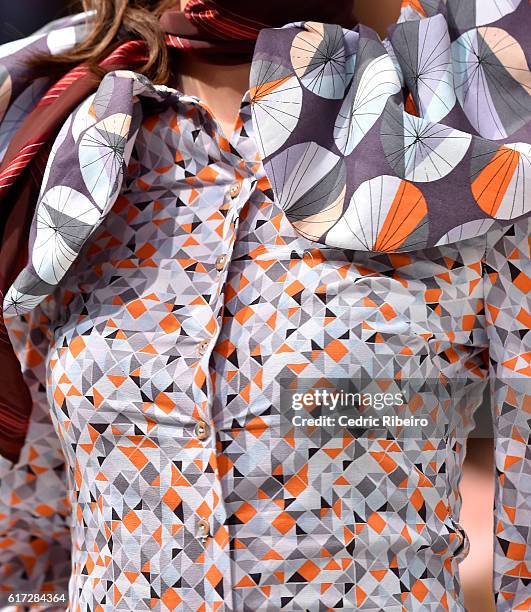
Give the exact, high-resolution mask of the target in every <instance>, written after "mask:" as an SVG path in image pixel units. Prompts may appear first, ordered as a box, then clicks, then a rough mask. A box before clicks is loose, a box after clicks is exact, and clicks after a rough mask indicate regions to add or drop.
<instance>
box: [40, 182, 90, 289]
mask: <svg viewBox="0 0 531 612" xmlns="http://www.w3.org/2000/svg"><path fill="white" fill-rule="evenodd" d="M99 219H100V212H99V211H98V209H97V208H96V207H95V206H94V204H92V202H91V201H90V200H89V199H88V198H87V197H86V196H84V195H83V194H82V193H80V192H79V191H76V190H75V189H72V188H71V187H66V186H55V187H52V188H51V189H50V190H49V191H47V192H46V193H45V194H44V196H43V198H42V199H41V200H40V202H39V204H38V207H37V219H36V235H35V243H34V245H33V253H32V263H33V267H34V268H35V272H36V273H37V275H38V277H39V278H41V279H42V280H44V281H45V282H47V283H49V284H51V285H53V284H57V283H58V282H59V281H60V280H61V279H62V278H63V276H64V274H65V272H66V271H67V270H68V268H69V267H70V265H71V264H72V262H73V261H74V259H75V258H76V257H77V255H78V253H79V250H80V248H81V245H82V244H83V243H84V241H85V240H86V238H87V236H88V235H89V234H90V233H91V232H92V230H93V229H94V226H95V225H96V223H97V222H98V220H99Z"/></svg>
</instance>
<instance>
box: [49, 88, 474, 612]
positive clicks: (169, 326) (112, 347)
mask: <svg viewBox="0 0 531 612" xmlns="http://www.w3.org/2000/svg"><path fill="white" fill-rule="evenodd" d="M175 100H176V98H174V104H173V105H171V104H170V105H169V106H168V108H162V109H158V110H156V111H154V114H152V115H150V114H149V113H148V114H147V115H146V117H145V119H144V121H143V124H142V128H141V130H140V132H139V135H138V137H137V139H136V142H135V148H134V150H133V155H132V160H131V162H130V164H129V167H128V173H127V178H126V183H125V185H124V187H123V188H122V192H121V195H120V197H119V199H118V200H117V202H116V204H115V205H114V207H113V209H112V210H111V211H110V212H109V214H108V216H107V217H106V219H105V220H104V222H103V224H102V225H101V226H100V227H99V228H98V229H97V231H96V232H95V233H94V234H93V236H92V237H91V238H90V239H89V241H88V242H87V244H86V245H85V247H84V249H83V251H82V254H81V256H80V257H79V258H78V260H77V261H76V262H75V263H74V266H73V268H72V269H71V270H70V272H69V273H68V275H67V276H66V277H65V279H64V281H63V282H62V283H61V287H60V289H58V290H57V291H56V293H55V294H54V296H53V299H51V300H49V301H48V302H47V303H46V305H45V306H44V307H43V309H44V310H45V312H46V314H47V315H48V316H49V318H50V321H51V332H50V339H49V340H50V345H49V352H48V355H47V360H48V372H49V381H48V388H47V393H48V398H49V401H50V404H51V407H52V420H53V422H54V426H55V428H56V431H57V433H58V434H59V437H60V440H61V444H62V449H63V451H64V453H65V457H66V462H67V465H68V467H69V478H70V487H71V500H72V504H73V519H74V521H73V542H74V557H73V562H74V565H73V568H74V572H73V577H72V581H71V585H70V586H71V593H70V606H71V609H72V610H73V609H76V608H75V606H76V605H78V604H79V605H80V606H81V608H82V609H83V608H84V606H85V605H87V604H88V605H89V606H95V605H96V602H99V603H100V605H102V606H105V603H104V602H107V605H108V606H111V603H110V602H111V600H112V606H113V607H112V609H128V610H131V609H134V610H141V609H149V602H150V598H152V597H153V598H155V599H158V598H160V599H162V600H163V601H164V602H165V605H166V606H167V607H168V609H173V608H172V607H171V605H177V603H178V602H179V601H180V598H183V602H182V603H180V604H179V605H181V606H184V607H183V608H182V609H190V610H192V609H194V610H195V609H200V606H201V604H202V602H204V605H205V606H214V607H213V608H212V609H218V610H222V609H226V610H251V609H252V610H279V609H285V610H312V611H313V610H321V609H336V608H341V607H343V608H346V609H358V610H367V611H369V610H381V609H385V610H391V611H393V612H394V611H395V609H396V610H397V611H398V610H402V609H403V607H402V606H403V605H407V606H409V607H408V608H407V609H409V610H413V609H419V610H433V611H435V610H447V609H449V610H453V611H456V610H462V609H463V603H462V600H461V595H460V587H459V581H458V573H457V571H458V570H457V561H458V560H459V559H461V558H462V557H463V555H464V554H466V550H467V547H468V542H467V540H466V539H465V540H464V539H463V538H464V537H465V536H464V535H463V533H462V532H461V529H460V526H459V524H458V522H457V519H458V512H459V505H460V504H459V498H458V489H457V486H458V480H459V477H460V465H461V461H462V458H463V444H462V442H463V439H462V438H463V437H465V436H466V433H467V429H468V428H470V427H471V423H470V419H469V417H470V414H464V415H463V419H462V422H459V423H457V424H456V425H455V430H454V431H450V432H449V433H448V435H446V436H442V437H440V438H438V439H434V440H432V441H431V442H427V441H426V440H420V439H418V437H414V436H412V437H406V438H404V439H403V440H402V441H400V442H396V441H395V442H394V443H391V442H390V441H389V440H384V439H382V438H377V439H370V436H368V435H361V436H358V435H355V434H353V433H352V432H351V433H350V434H348V433H345V434H343V435H339V434H337V432H334V433H332V434H331V435H323V437H322V438H321V439H320V442H319V444H318V445H317V444H313V445H312V444H311V443H310V442H309V441H308V440H304V439H302V438H300V439H297V438H296V437H295V438H294V437H293V432H289V431H288V430H287V429H284V430H282V429H281V428H280V426H279V422H280V413H281V412H282V411H285V410H287V409H288V408H287V407H286V405H285V402H284V403H283V401H282V396H281V394H282V392H283V388H282V385H283V384H284V383H283V382H282V381H284V380H286V379H290V378H291V379H295V378H297V377H298V378H299V379H314V380H318V379H321V378H322V377H327V378H331V379H348V378H353V377H354V378H355V377H356V376H360V375H361V374H363V375H364V376H365V377H368V378H370V379H376V380H379V379H381V380H384V379H393V378H402V379H409V380H411V381H421V380H428V379H432V380H433V379H437V377H439V376H440V375H441V374H444V375H445V376H446V377H447V378H448V379H449V380H456V379H459V378H461V379H468V380H469V382H471V381H472V380H474V379H475V380H476V381H477V380H481V378H482V377H483V376H484V370H483V369H482V368H483V365H482V356H481V352H482V349H483V348H484V346H485V342H486V340H485V337H484V330H483V324H482V316H483V315H482V311H481V309H482V306H481V303H482V287H481V275H482V264H481V260H482V257H483V254H484V250H485V237H484V236H483V237H478V238H475V239H471V240H466V241H461V242H460V243H456V244H452V245H448V246H443V247H439V248H432V249H427V250H425V251H414V252H410V253H403V254H383V253H381V254H370V253H363V252H359V251H347V250H340V249H324V250H320V249H319V245H318V244H317V243H313V242H311V241H309V240H307V239H306V238H304V237H303V236H301V235H300V234H298V233H297V232H296V231H295V230H294V228H293V226H292V225H291V223H290V222H289V221H288V219H287V217H286V215H285V214H284V212H283V210H282V209H281V208H280V207H279V206H278V205H277V204H275V202H273V201H272V199H271V198H272V192H271V189H270V184H269V181H268V179H267V178H266V176H265V174H264V171H263V167H262V164H261V162H260V157H259V154H258V151H257V148H256V145H255V144H254V140H253V126H252V121H251V117H250V112H249V106H248V105H246V104H244V105H243V107H242V115H241V117H242V120H241V123H240V129H239V131H238V132H237V133H236V134H235V136H234V139H233V140H232V143H231V144H232V147H233V148H231V147H229V146H228V144H227V142H226V141H224V140H223V139H221V140H220V138H218V137H216V129H217V128H216V125H215V123H213V122H212V121H211V120H210V118H209V115H208V112H207V111H205V110H204V109H203V107H201V106H198V105H196V104H195V103H193V102H191V101H190V100H188V101H186V100H185V99H184V98H183V100H181V101H180V102H176V101H175ZM236 184H237V185H238V188H235V189H233V190H232V191H231V188H232V187H233V186H234V185H236ZM238 191H239V192H238ZM237 192H238V193H237ZM202 342H205V344H204V345H202V344H201V343H202ZM201 352H203V354H202V355H201ZM482 384H483V383H480V386H481V385H482ZM479 396H480V393H478V392H477V391H476V392H475V394H473V397H474V398H476V399H478V398H479ZM473 408H475V403H474V401H472V402H471V403H470V402H469V404H468V405H467V409H468V410H469V411H470V410H471V409H473ZM284 416H285V415H284ZM458 420H459V419H458ZM200 421H202V422H205V423H206V424H207V425H208V430H207V435H206V437H204V438H203V439H201V437H202V436H201V435H198V432H197V429H195V428H196V425H197V423H198V422H200ZM201 517H204V518H205V519H206V520H207V522H208V525H209V536H208V537H207V539H206V542H205V544H203V542H202V540H201V535H202V534H201V532H200V531H198V529H199V524H198V521H199V519H200V518H201ZM111 582H112V584H113V588H116V589H118V591H119V592H120V597H118V598H116V597H117V596H116V592H114V595H113V597H115V599H114V600H113V599H112V597H110V595H109V594H105V592H106V590H107V589H108V587H109V585H110V584H111ZM404 593H407V596H404ZM404 597H406V599H405V600H404ZM404 601H405V603H404ZM215 606H218V607H215ZM105 609H107V608H105ZM109 609H111V607H109ZM156 609H159V608H156ZM160 609H166V608H164V607H163V606H162V607H161V608H160ZM205 609H210V608H205Z"/></svg>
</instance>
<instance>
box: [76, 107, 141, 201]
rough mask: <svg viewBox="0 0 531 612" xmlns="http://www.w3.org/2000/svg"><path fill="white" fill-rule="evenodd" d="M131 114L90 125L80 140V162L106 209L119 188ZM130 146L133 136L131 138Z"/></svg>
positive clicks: (90, 188) (93, 192)
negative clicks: (118, 183)
mask: <svg viewBox="0 0 531 612" xmlns="http://www.w3.org/2000/svg"><path fill="white" fill-rule="evenodd" d="M130 126H131V115H127V114H124V113H116V114H114V115H111V116H110V117H107V118H106V119H103V120H102V121H99V122H98V123H96V124H95V125H93V126H92V127H90V128H89V129H88V130H87V131H86V132H85V133H84V134H83V135H82V137H81V140H80V142H79V164H80V168H81V174H82V176H83V180H84V181H85V185H86V187H87V189H88V191H89V193H90V194H91V195H92V197H93V198H94V201H95V202H96V204H97V205H98V206H99V207H101V209H102V210H103V209H105V207H106V206H107V204H108V202H109V201H110V200H111V199H112V198H113V196H114V195H115V193H116V190H117V189H118V185H117V180H118V177H119V176H120V173H121V170H122V165H123V163H124V158H125V157H126V144H127V142H128V141H127V136H128V134H129V128H130ZM130 144H131V147H132V146H133V144H134V139H131V140H130Z"/></svg>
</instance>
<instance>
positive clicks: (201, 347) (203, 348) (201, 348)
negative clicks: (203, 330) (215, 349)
mask: <svg viewBox="0 0 531 612" xmlns="http://www.w3.org/2000/svg"><path fill="white" fill-rule="evenodd" d="M209 344H210V340H201V342H200V343H199V344H198V345H197V353H198V354H199V356H200V357H203V355H205V353H206V352H207V349H208V345H209Z"/></svg>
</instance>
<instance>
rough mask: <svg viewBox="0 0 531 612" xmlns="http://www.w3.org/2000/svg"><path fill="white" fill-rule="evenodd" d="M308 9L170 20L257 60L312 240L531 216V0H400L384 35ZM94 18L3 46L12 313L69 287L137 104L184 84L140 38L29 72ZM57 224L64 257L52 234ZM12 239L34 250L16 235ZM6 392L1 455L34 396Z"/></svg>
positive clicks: (291, 203)
mask: <svg viewBox="0 0 531 612" xmlns="http://www.w3.org/2000/svg"><path fill="white" fill-rule="evenodd" d="M262 4H266V3H262ZM273 4H275V3H273ZM313 4H315V7H313V8H312V11H313V10H315V11H316V14H315V15H313V14H311V13H310V12H308V13H306V12H305V13H304V17H312V19H315V20H313V21H310V20H308V19H306V20H305V21H290V19H291V20H293V19H298V16H297V14H296V13H293V14H291V13H287V12H284V13H283V14H280V15H279V14H278V12H276V13H275V14H274V15H275V16H276V17H275V19H274V20H273V15H272V14H268V12H267V7H264V8H262V9H260V11H261V12H256V13H255V12H254V10H253V13H252V14H250V13H249V12H247V11H249V9H245V7H244V3H243V2H241V3H238V2H236V0H233V1H232V2H230V1H227V2H219V3H212V2H207V1H203V0H194V1H193V2H191V3H189V4H188V5H187V10H186V11H185V12H184V13H182V14H180V13H178V12H175V11H170V12H169V13H167V14H165V15H164V16H163V17H162V20H161V23H162V25H163V27H164V28H165V30H166V31H167V39H166V40H167V44H168V45H169V46H171V47H174V48H176V49H180V50H182V51H183V52H187V51H188V52H194V53H200V54H203V55H204V56H205V57H207V58H208V57H209V58H210V59H211V61H221V60H222V56H223V57H224V58H225V59H226V61H237V60H238V61H239V60H241V58H242V57H250V55H249V54H251V55H252V66H251V79H250V89H249V101H250V105H251V112H252V119H253V126H254V131H255V134H256V137H257V144H258V146H259V150H260V154H261V157H262V161H263V164H264V169H265V171H266V173H267V176H268V178H269V181H270V183H271V186H272V189H273V192H274V196H275V200H276V201H277V202H278V204H279V205H280V206H281V207H282V209H283V210H284V212H285V214H286V216H287V218H288V219H289V221H290V222H291V223H292V225H293V227H294V229H295V230H296V231H297V232H298V233H299V234H300V235H301V236H302V237H304V238H305V239H306V240H308V241H309V244H313V245H315V246H319V247H321V248H332V249H334V248H338V249H342V250H345V249H346V250H353V251H354V250H358V251H359V250H361V251H367V252H371V251H372V252H380V253H392V252H408V251H414V250H417V249H425V248H432V247H438V246H440V245H445V244H449V243H452V242H456V241H459V240H464V239H467V238H472V237H476V236H480V235H483V234H485V233H486V232H488V231H489V229H490V228H491V227H493V225H495V224H508V223H511V222H513V221H515V220H517V219H520V218H522V217H524V216H527V215H529V214H530V206H531V200H530V198H529V195H528V194H529V193H531V126H530V118H531V76H530V71H529V61H530V58H529V56H530V53H531V48H530V38H531V35H530V33H529V28H528V27H527V24H528V23H529V21H530V13H531V6H530V4H529V2H527V0H507V1H505V2H503V3H500V2H498V1H497V0H482V2H472V1H470V2H468V1H467V2H463V1H460V0H445V1H443V0H435V1H434V0H429V1H428V0H405V2H404V4H403V8H402V11H401V16H400V18H399V20H398V22H397V23H396V24H394V25H393V26H392V27H391V28H390V29H389V34H388V37H387V38H385V40H383V41H382V40H381V39H380V37H379V36H378V35H377V33H376V32H374V31H373V30H372V29H370V28H368V27H365V26H363V25H356V26H353V27H350V28H349V27H347V26H348V22H347V20H348V16H347V15H346V14H344V13H341V14H339V13H338V14H337V15H334V14H332V13H329V14H326V15H325V14H320V13H319V12H318V8H319V6H318V5H319V4H321V3H317V2H315V3H311V2H310V3H309V5H310V7H312V6H313ZM322 4H326V3H322ZM328 4H332V3H328ZM290 6H291V5H290ZM238 10H240V11H241V13H238ZM290 10H291V9H290ZM327 10H331V9H327ZM305 11H306V9H305ZM301 16H302V15H301ZM328 17H330V19H328ZM89 23H90V15H88V14H81V15H77V16H74V17H70V18H67V19H64V20H61V21H59V22H54V23H53V24H50V26H49V27H48V29H45V30H44V31H41V32H40V33H37V34H36V35H35V36H33V37H30V38H28V39H25V40H24V41H17V42H16V43H11V45H5V46H4V47H0V92H1V94H0V159H2V163H1V165H0V228H3V229H4V231H3V239H2V243H1V248H2V251H1V257H0V290H1V291H2V292H4V293H5V297H4V300H3V306H4V311H3V316H4V317H8V316H15V315H18V314H23V313H25V312H29V311H31V310H32V309H33V308H35V307H36V306H37V305H38V304H39V303H40V302H42V300H44V299H45V298H46V296H48V295H50V294H51V293H52V292H53V291H54V288H55V287H57V285H59V284H60V282H61V279H62V278H63V277H64V275H65V274H66V273H67V271H68V270H69V268H70V267H71V265H72V264H73V262H74V261H75V260H76V257H77V256H78V255H79V253H80V252H81V249H82V247H83V245H84V244H85V243H86V241H87V239H88V238H89V236H90V235H91V234H92V232H93V231H94V230H95V229H96V228H97V227H98V226H99V224H100V223H101V222H102V220H103V219H104V218H105V215H106V214H107V213H108V211H109V210H110V208H111V207H112V206H113V203H114V202H115V200H116V198H117V197H118V194H119V191H120V187H121V184H122V181H123V178H124V175H125V172H126V169H127V164H128V161H129V156H130V154H131V151H132V148H133V146H134V141H135V136H136V133H137V130H138V126H139V121H140V120H141V117H142V112H143V111H142V105H141V103H140V100H141V99H147V98H153V99H155V100H158V101H161V102H162V101H164V100H165V99H166V98H167V97H168V96H169V95H173V94H174V93H175V92H174V91H173V92H172V91H170V89H169V88H167V87H164V86H158V85H154V84H152V83H150V82H149V81H148V79H146V78H145V77H143V76H141V75H139V74H138V73H136V72H135V67H138V66H139V65H140V64H141V63H142V61H143V59H144V55H145V46H144V43H143V42H142V41H127V42H125V43H124V44H123V45H121V46H120V47H118V49H116V50H115V51H114V52H113V53H112V54H111V55H110V56H109V57H108V58H107V59H106V60H105V61H104V62H103V64H102V66H103V68H104V69H105V71H106V72H107V74H106V75H105V77H104V78H103V80H102V81H101V82H100V81H99V80H98V79H96V78H95V77H94V76H93V75H91V74H90V73H88V71H87V69H86V67H84V66H80V67H78V68H76V69H74V70H73V71H71V72H70V73H69V74H68V75H66V76H65V77H64V78H63V79H61V80H60V81H59V82H58V83H55V84H50V83H48V82H46V81H44V82H43V81H42V80H41V79H33V78H32V77H31V75H28V74H27V72H25V71H24V70H23V69H21V66H22V65H23V64H22V61H21V60H23V59H24V57H26V56H27V54H28V53H30V52H31V51H32V50H46V49H48V50H49V51H50V52H52V53H53V52H58V50H63V49H65V48H69V47H70V46H72V44H73V43H74V42H75V40H79V39H80V38H82V37H83V36H84V35H85V34H86V28H87V25H88V24H89ZM86 101H88V103H86ZM316 117H318V118H319V120H318V121H316V120H315V118H316ZM96 137H97V140H98V142H100V143H101V145H100V146H101V151H100V153H99V157H98V159H96V158H94V160H93V159H92V158H90V160H89V159H88V158H87V156H90V155H93V151H94V148H93V147H92V148H90V147H88V146H87V145H86V142H87V140H91V141H92V142H93V141H94V139H95V138H96ZM111 145H112V155H109V154H107V155H106V154H105V151H106V150H107V152H108V150H109V149H110V148H111ZM88 161H90V162H91V163H88ZM87 168H90V171H87ZM95 177H97V180H96V178H95ZM58 219H60V220H61V222H60V223H59V222H58V221H57V220H58ZM54 228H55V229H54ZM61 228H63V230H64V231H63V233H61ZM65 228H66V229H65ZM52 229H54V231H55V230H57V232H58V233H59V235H58V236H55V244H57V245H58V247H57V252H50V249H48V250H47V249H45V248H44V247H43V245H44V244H45V243H46V240H45V238H46V235H47V234H46V232H50V231H51V230H52ZM13 236H16V237H17V242H18V243H19V244H27V248H23V249H21V248H17V249H15V248H13V247H14V245H15V242H16V241H15V240H14V239H13V238H12V237H13ZM6 262H11V264H10V265H6ZM12 262H15V264H14V265H12ZM1 329H2V328H1V327H0V332H1ZM0 340H1V338H0ZM3 340H4V341H3V342H1V341H0V351H2V355H1V358H2V363H3V364H4V363H6V364H8V363H9V364H12V368H14V369H13V371H14V370H15V369H16V368H18V362H17V363H16V364H15V363H14V362H13V359H15V358H14V355H12V350H11V348H10V345H9V342H8V340H7V336H6V335H5V330H4V337H3ZM10 351H11V352H10ZM8 353H9V355H8ZM8 357H9V359H8ZM8 369H9V368H8V367H6V371H7V370H8ZM13 380H16V373H15V374H13ZM15 387H17V385H15ZM19 387H20V389H22V388H24V386H23V385H20V386H19ZM1 388H2V385H0V394H1V395H0V428H1V429H2V430H1V431H0V436H1V444H2V446H3V447H4V448H0V452H2V453H5V455H6V456H13V457H15V456H17V453H18V451H19V449H20V446H21V442H22V441H23V439H24V432H25V428H26V427H27V422H28V414H29V410H30V405H31V404H30V402H29V399H28V398H27V401H26V403H24V402H21V401H19V402H18V404H17V405H27V406H28V411H27V413H26V414H20V413H17V414H13V411H12V410H10V408H9V404H10V402H9V395H5V394H4V393H3V391H2V389H1ZM17 388H18V387H17ZM13 392H14V393H17V394H20V393H23V391H20V390H17V389H15V390H14V391H13Z"/></svg>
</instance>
